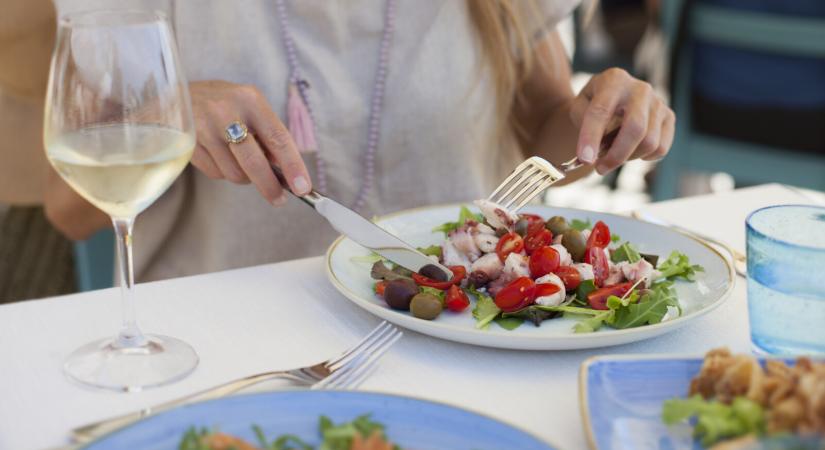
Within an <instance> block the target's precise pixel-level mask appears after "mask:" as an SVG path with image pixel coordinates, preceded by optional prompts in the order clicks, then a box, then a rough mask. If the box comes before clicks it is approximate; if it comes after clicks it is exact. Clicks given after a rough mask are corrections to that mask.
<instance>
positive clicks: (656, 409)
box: [579, 355, 807, 450]
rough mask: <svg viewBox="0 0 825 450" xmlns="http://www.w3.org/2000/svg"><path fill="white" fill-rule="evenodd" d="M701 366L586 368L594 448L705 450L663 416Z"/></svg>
mask: <svg viewBox="0 0 825 450" xmlns="http://www.w3.org/2000/svg"><path fill="white" fill-rule="evenodd" d="M703 361H704V359H703V358H701V357H697V358H686V357H674V356H666V355H659V356H637V355H612V356H597V357H595V358H591V359H588V360H587V361H585V362H584V363H582V366H581V372H580V373H579V394H580V397H581V398H580V405H581V409H582V418H583V420H584V428H585V434H586V435H587V439H588V442H589V444H590V447H591V448H593V449H594V450H595V449H598V450H625V449H627V450H630V449H633V450H648V449H651V450H652V449H656V450H659V449H661V450H701V449H702V446H701V445H699V444H698V443H697V442H695V441H694V439H693V438H692V433H693V428H692V427H691V426H690V425H688V424H687V423H685V424H680V425H673V426H667V425H665V424H664V423H662V419H661V414H662V403H663V402H664V401H665V400H667V399H670V398H674V397H686V396H687V394H688V389H689V388H690V380H691V379H692V378H693V377H694V376H696V374H698V373H699V370H700V369H701V367H702V362H703ZM785 361H786V362H787V363H788V364H793V363H794V360H792V359H789V360H785ZM755 448H760V447H758V446H757V447H755ZM765 448H774V447H770V446H768V447H765ZM780 448H781V447H780ZM800 448H807V447H800Z"/></svg>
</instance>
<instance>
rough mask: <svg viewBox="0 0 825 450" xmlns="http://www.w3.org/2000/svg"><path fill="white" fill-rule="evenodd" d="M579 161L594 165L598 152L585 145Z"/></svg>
mask: <svg viewBox="0 0 825 450" xmlns="http://www.w3.org/2000/svg"><path fill="white" fill-rule="evenodd" d="M579 159H580V160H581V162H583V163H587V164H592V163H593V161H595V160H596V150H595V149H594V148H593V147H592V146H590V145H585V146H584V148H583V149H582V152H581V155H579Z"/></svg>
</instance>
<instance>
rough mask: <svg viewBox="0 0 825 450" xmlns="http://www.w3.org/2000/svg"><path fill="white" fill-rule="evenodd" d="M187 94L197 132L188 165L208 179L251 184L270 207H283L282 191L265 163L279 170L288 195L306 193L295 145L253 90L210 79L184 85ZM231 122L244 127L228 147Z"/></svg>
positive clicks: (305, 175) (305, 179)
mask: <svg viewBox="0 0 825 450" xmlns="http://www.w3.org/2000/svg"><path fill="white" fill-rule="evenodd" d="M189 90H190V92H191V95H192V110H193V113H194V116H195V128H196V132H197V146H196V147H195V152H194V154H193V155H192V165H193V166H195V167H196V168H197V169H198V170H200V171H201V172H203V173H204V174H205V175H206V176H208V177H209V178H212V179H226V180H229V181H231V182H233V183H237V184H247V183H250V182H251V183H252V184H254V185H255V187H256V188H257V189H258V192H260V193H261V195H262V196H263V197H264V198H265V199H266V200H267V201H268V202H269V203H271V204H273V205H275V206H281V205H283V204H284V203H286V193H285V192H284V190H283V189H282V188H281V185H280V183H279V182H278V179H277V178H276V177H275V174H274V173H273V172H272V169H271V168H270V165H271V164H275V165H277V166H278V167H280V168H281V171H283V173H284V177H285V178H286V179H287V182H288V183H289V187H290V189H291V190H292V191H293V192H295V193H296V194H298V195H303V194H306V193H308V192H309V191H310V189H311V187H312V186H311V184H310V179H309V173H308V171H307V168H306V166H305V165H304V161H303V159H302V158H301V155H300V154H299V153H298V149H297V147H296V146H295V142H293V140H292V137H291V136H290V134H289V131H288V130H287V128H286V126H284V124H283V122H281V120H280V119H279V118H278V116H277V115H276V114H275V113H274V112H273V111H272V108H271V107H270V106H269V103H268V102H267V100H266V98H264V96H263V94H261V92H260V91H259V90H258V89H257V88H256V87H254V86H250V85H241V84H235V83H230V82H227V81H221V80H215V81H198V82H193V83H190V84H189ZM235 121H239V122H241V123H243V124H245V125H246V126H247V127H248V128H249V135H248V136H247V138H246V139H245V140H244V141H243V142H241V143H238V144H229V143H227V141H226V138H225V130H226V127H227V126H228V125H229V124H231V123H232V122H235Z"/></svg>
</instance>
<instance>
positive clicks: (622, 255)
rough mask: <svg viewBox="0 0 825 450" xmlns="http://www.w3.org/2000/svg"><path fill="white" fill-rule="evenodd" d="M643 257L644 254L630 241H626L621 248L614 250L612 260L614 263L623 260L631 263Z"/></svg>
mask: <svg viewBox="0 0 825 450" xmlns="http://www.w3.org/2000/svg"><path fill="white" fill-rule="evenodd" d="M640 259H642V255H641V254H639V251H638V250H636V248H635V247H634V246H633V244H631V243H630V242H625V243H624V244H622V245H620V246H619V248H617V249H616V250H614V251H613V254H612V255H610V260H611V261H613V262H614V263H618V262H621V261H627V262H629V263H635V262H637V261H639V260H640Z"/></svg>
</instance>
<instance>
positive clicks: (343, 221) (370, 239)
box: [272, 166, 453, 279]
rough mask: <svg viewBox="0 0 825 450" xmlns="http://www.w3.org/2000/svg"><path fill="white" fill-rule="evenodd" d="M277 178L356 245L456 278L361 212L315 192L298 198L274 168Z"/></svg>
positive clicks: (397, 261) (414, 268) (406, 264)
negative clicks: (432, 267)
mask: <svg viewBox="0 0 825 450" xmlns="http://www.w3.org/2000/svg"><path fill="white" fill-rule="evenodd" d="M272 171H273V172H275V176H277V177H278V180H279V181H280V183H281V185H282V186H283V187H284V189H286V190H287V191H288V192H289V193H291V194H292V195H294V196H296V197H297V198H298V199H300V200H301V201H303V202H304V203H306V204H308V205H309V206H312V207H313V208H314V209H315V211H317V212H318V214H320V215H322V216H323V217H324V218H325V219H327V221H328V222H329V223H330V225H332V227H333V228H335V230H337V231H338V232H339V233H341V234H343V235H344V236H347V237H348V238H350V239H352V240H353V241H355V242H356V243H358V244H360V245H362V246H364V247H366V248H368V249H369V250H372V251H373V252H375V253H378V254H379V255H381V256H383V257H384V258H387V259H388V260H390V261H392V262H394V263H395V264H398V265H400V266H401V267H404V268H405V269H408V270H412V271H413V272H420V271H421V268H422V267H424V266H426V265H434V266H435V267H437V268H438V269H439V270H441V271H442V273H443V274H444V276H445V277H446V279H450V278H452V277H453V272H452V271H451V270H450V269H448V268H447V267H445V266H444V265H442V264H440V263H438V262H437V261H434V260H432V259H430V258H429V257H428V256H427V255H425V254H423V253H421V252H419V251H418V250H416V249H415V247H413V246H411V245H410V244H408V243H406V242H404V241H403V240H401V239H400V238H399V237H398V236H396V235H394V234H392V233H390V232H389V231H387V230H385V229H383V228H381V227H380V226H378V225H376V224H374V223H373V222H372V221H370V220H367V219H365V218H364V217H363V216H361V215H360V214H358V213H357V212H355V211H353V210H351V209H349V208H347V207H346V206H344V205H342V204H340V203H338V202H336V201H335V200H332V199H331V198H329V197H326V196H324V195H321V194H319V193H318V192H316V191H315V190H312V191H310V192H309V193H308V194H306V195H297V194H295V193H294V192H292V190H290V189H289V185H288V184H287V183H286V180H285V178H284V176H283V174H282V173H281V171H280V169H278V168H277V167H274V166H273V168H272Z"/></svg>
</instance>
